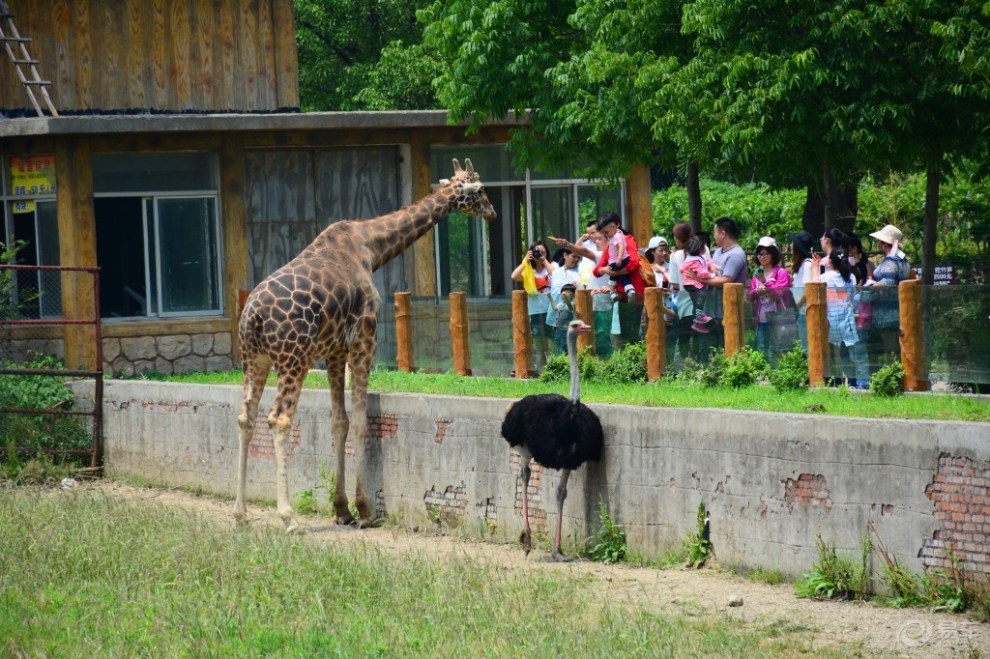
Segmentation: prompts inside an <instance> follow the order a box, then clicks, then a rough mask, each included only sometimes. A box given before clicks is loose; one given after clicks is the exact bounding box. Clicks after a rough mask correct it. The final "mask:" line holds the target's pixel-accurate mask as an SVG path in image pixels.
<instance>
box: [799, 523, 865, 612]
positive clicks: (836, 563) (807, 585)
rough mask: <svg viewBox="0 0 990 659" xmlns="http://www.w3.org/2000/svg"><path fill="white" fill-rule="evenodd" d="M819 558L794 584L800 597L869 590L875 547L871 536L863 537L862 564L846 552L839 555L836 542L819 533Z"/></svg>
mask: <svg viewBox="0 0 990 659" xmlns="http://www.w3.org/2000/svg"><path fill="white" fill-rule="evenodd" d="M817 547H818V562H817V563H815V564H814V566H813V567H812V570H811V572H806V573H805V574H804V575H802V577H801V579H800V580H799V581H798V582H797V583H796V584H794V590H795V592H796V593H797V594H798V596H799V597H810V598H813V599H836V598H843V599H852V598H853V597H856V596H862V595H865V594H867V593H868V592H869V581H870V579H869V569H868V565H869V556H870V552H871V551H872V549H873V544H872V542H870V538H869V536H867V537H866V538H865V539H864V540H863V557H862V561H861V563H860V564H859V565H857V564H856V562H855V561H854V560H853V559H851V558H848V557H846V556H839V554H838V552H836V550H835V545H829V544H826V543H825V540H823V539H822V534H821V532H819V533H818V540H817Z"/></svg>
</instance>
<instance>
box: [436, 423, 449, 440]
mask: <svg viewBox="0 0 990 659" xmlns="http://www.w3.org/2000/svg"><path fill="white" fill-rule="evenodd" d="M434 421H436V424H437V433H436V434H435V435H434V436H433V441H435V442H436V443H437V444H442V443H443V438H444V436H445V435H446V434H447V427H448V426H449V425H450V419H434Z"/></svg>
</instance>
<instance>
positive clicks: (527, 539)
mask: <svg viewBox="0 0 990 659" xmlns="http://www.w3.org/2000/svg"><path fill="white" fill-rule="evenodd" d="M519 455H520V457H521V464H520V466H519V480H521V481H522V508H523V528H522V533H520V534H519V542H520V543H522V546H523V549H524V550H526V555H527V556H529V552H530V550H531V549H532V548H533V535H532V533H531V532H530V529H529V477H530V473H531V470H530V466H529V463H530V460H532V459H533V458H532V456H530V455H529V453H528V452H526V451H522V450H520V451H519Z"/></svg>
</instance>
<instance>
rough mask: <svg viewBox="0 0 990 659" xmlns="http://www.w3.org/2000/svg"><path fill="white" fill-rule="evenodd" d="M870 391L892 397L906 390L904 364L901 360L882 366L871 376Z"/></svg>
mask: <svg viewBox="0 0 990 659" xmlns="http://www.w3.org/2000/svg"><path fill="white" fill-rule="evenodd" d="M870 391H872V392H873V393H874V394H876V395H877V396H884V397H886V398H891V397H893V396H900V395H901V393H902V392H903V391H904V366H903V365H902V364H901V362H899V361H894V362H893V363H891V364H887V365H886V366H884V367H882V368H880V369H879V370H878V371H877V372H876V373H874V374H873V377H872V378H870Z"/></svg>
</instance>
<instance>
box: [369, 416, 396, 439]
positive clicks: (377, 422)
mask: <svg viewBox="0 0 990 659" xmlns="http://www.w3.org/2000/svg"><path fill="white" fill-rule="evenodd" d="M398 432H399V419H398V417H395V416H393V415H391V414H379V415H377V416H371V415H369V416H368V438H369V439H372V438H374V439H395V436H396V434H398Z"/></svg>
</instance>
